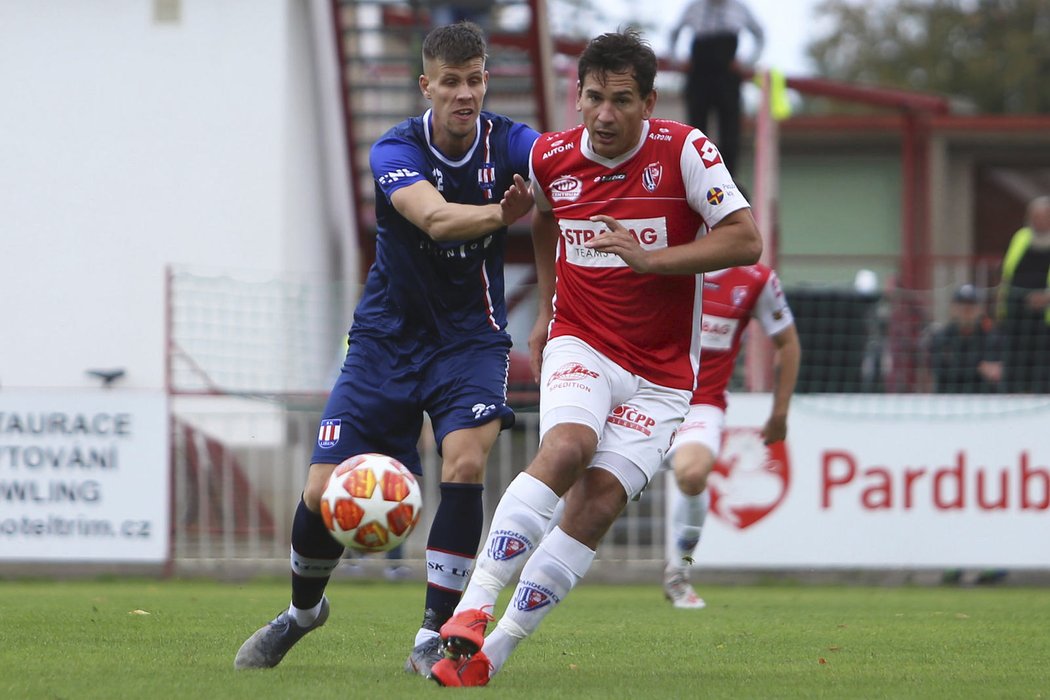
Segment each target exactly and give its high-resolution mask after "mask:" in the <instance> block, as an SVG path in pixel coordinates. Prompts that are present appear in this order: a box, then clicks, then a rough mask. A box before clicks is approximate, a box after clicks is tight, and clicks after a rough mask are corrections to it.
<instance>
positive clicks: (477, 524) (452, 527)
mask: <svg viewBox="0 0 1050 700" xmlns="http://www.w3.org/2000/svg"><path fill="white" fill-rule="evenodd" d="M481 492H482V485H481V484H453V483H443V484H441V502H440V503H439V504H438V509H437V512H436V513H435V514H434V522H433V524H432V525H431V526H430V538H429V539H428V540H427V597H426V605H425V610H424V612H423V625H422V626H423V628H424V629H431V630H435V631H437V630H439V629H440V628H441V625H443V624H445V622H446V621H447V620H448V619H449V618H450V617H452V613H453V611H454V610H455V609H456V604H457V603H459V599H460V598H461V597H462V596H463V589H464V588H466V586H467V578H468V577H469V576H470V572H471V570H472V569H473V568H474V557H475V556H477V553H478V546H479V545H480V544H481V528H482V525H484V522H485V511H484V508H483V506H482V501H481Z"/></svg>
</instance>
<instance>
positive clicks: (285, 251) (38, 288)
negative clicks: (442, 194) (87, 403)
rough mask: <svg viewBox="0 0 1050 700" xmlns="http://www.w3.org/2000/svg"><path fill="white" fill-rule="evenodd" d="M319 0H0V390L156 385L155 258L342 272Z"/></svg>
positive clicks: (159, 301)
mask: <svg viewBox="0 0 1050 700" xmlns="http://www.w3.org/2000/svg"><path fill="white" fill-rule="evenodd" d="M326 5H327V3H324V2H311V1H310V0H175V1H173V0H166V1H163V0H104V1H93V2H84V1H83V0H34V1H33V2H17V1H14V0H0V86H2V88H0V90H2V92H0V338H2V339H3V340H2V342H0V386H4V387H12V386H18V387H79V386H85V387H87V386H97V385H98V382H97V380H95V379H92V378H91V377H89V376H87V375H86V374H85V370H86V369H88V368H111V367H120V368H124V369H125V370H126V371H127V375H126V378H125V379H124V380H122V384H121V385H122V386H124V387H127V388H160V387H163V386H164V279H165V276H164V271H165V267H166V266H167V265H169V264H177V265H201V266H207V267H208V268H216V269H223V268H235V269H244V270H252V271H267V272H271V271H272V272H273V273H274V274H275V275H282V274H292V275H308V276H319V277H321V278H335V277H337V276H339V275H340V274H341V273H340V270H341V268H342V264H341V263H329V260H330V259H331V256H330V254H329V253H330V251H331V248H332V246H333V241H335V240H337V239H338V237H339V236H341V235H345V234H346V232H345V231H344V230H341V227H345V226H347V225H348V221H349V217H347V216H344V217H342V218H341V219H340V218H338V217H333V216H332V214H331V213H330V212H326V211H324V206H325V205H326V200H325V195H324V190H325V184H324V183H325V178H326V177H328V175H326V172H327V173H329V175H330V172H331V171H332V170H333V169H332V168H331V167H329V166H326V165H325V163H324V162H323V161H322V159H323V158H325V157H326V156H327V157H341V156H342V152H341V149H340V148H338V147H330V146H326V145H325V144H324V143H323V142H322V139H323V138H324V131H323V130H322V129H320V128H319V124H321V123H322V118H321V116H320V115H319V113H318V107H317V105H318V102H319V101H318V100H316V99H315V93H316V91H317V81H316V79H315V72H316V69H317V65H318V60H319V59H318V57H320V59H321V60H323V59H324V55H323V54H322V53H321V52H320V51H318V50H317V47H316V46H315V43H314V41H313V36H314V35H312V34H311V33H312V32H315V31H316V29H315V28H316V26H318V25H319V24H323V22H322V23H318V22H316V21H314V19H316V18H314V19H312V18H311V16H310V15H311V11H316V10H317V8H318V7H323V6H326ZM160 6H167V7H174V8H175V9H176V11H177V13H178V17H177V20H176V21H167V22H162V21H158V20H157V18H156V16H155V10H156V9H157V7H160ZM329 31H330V30H329ZM329 46H330V45H329ZM333 53H334V52H333ZM332 60H333V61H334V56H332ZM330 73H331V70H330V69H329V74H330ZM336 104H337V103H336ZM328 118H329V121H330V118H331V115H328ZM328 134H329V137H330V135H331V129H329V130H328ZM329 189H332V190H334V191H340V189H339V188H331V187H330V188H329ZM341 191H343V192H345V191H346V189H342V190H341ZM329 200H330V198H329ZM327 204H328V205H329V206H331V205H332V203H331V201H328V202H327ZM336 204H337V206H342V208H343V209H344V210H345V209H346V208H348V207H349V203H348V202H343V203H336ZM326 222H327V223H326ZM324 359H325V360H326V361H327V360H329V359H330V358H328V357H326V358H324Z"/></svg>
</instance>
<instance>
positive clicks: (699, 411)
mask: <svg viewBox="0 0 1050 700" xmlns="http://www.w3.org/2000/svg"><path fill="white" fill-rule="evenodd" d="M725 425H726V414H725V411H723V410H722V409H721V408H719V407H718V406H710V405H707V404H697V405H695V406H690V407H689V413H687V414H686V416H685V420H684V421H682V424H681V425H680V426H678V430H676V431H675V434H674V444H672V445H671V449H670V451H669V452H668V453H667V456H668V457H670V456H671V455H672V454H674V451H675V450H676V449H678V446H679V445H687V444H690V443H692V444H694V445H696V444H700V445H703V446H704V447H706V448H707V449H709V450H711V454H713V455H714V456H715V457H717V456H718V453H719V452H720V451H721V450H722V433H723V431H724V429H725Z"/></svg>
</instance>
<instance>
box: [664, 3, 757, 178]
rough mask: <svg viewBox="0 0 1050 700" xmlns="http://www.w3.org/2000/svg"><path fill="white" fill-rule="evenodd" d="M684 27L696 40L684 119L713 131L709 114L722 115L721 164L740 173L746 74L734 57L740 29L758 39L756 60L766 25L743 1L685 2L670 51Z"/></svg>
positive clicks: (755, 47)
mask: <svg viewBox="0 0 1050 700" xmlns="http://www.w3.org/2000/svg"><path fill="white" fill-rule="evenodd" d="M683 29H688V30H690V32H691V33H692V36H693V43H692V47H691V49H690V54H689V65H688V69H687V71H686V80H685V93H684V94H685V99H686V120H687V121H688V122H689V124H690V125H692V126H695V127H696V128H698V129H700V131H703V132H704V133H705V134H707V133H709V132H708V130H707V117H708V115H709V114H710V113H711V112H712V111H714V112H715V113H716V114H717V115H718V146H719V150H720V151H721V152H722V162H724V163H725V164H726V167H727V168H728V169H729V172H731V173H736V166H737V155H738V153H739V152H740V82H741V73H742V72H743V70H742V67H741V65H740V63H739V62H738V61H737V59H736V51H737V43H738V39H739V36H740V32H741V31H743V30H745V29H746V30H747V31H748V32H749V33H750V34H751V36H752V37H753V38H754V51H753V52H752V53H751V56H750V60H749V61H748V64H749V65H753V64H754V63H755V62H756V61H758V57H759V55H761V53H762V48H763V46H764V45H765V40H766V39H765V34H764V33H763V31H762V25H760V24H759V23H758V21H757V20H756V19H755V16H754V15H753V14H751V11H750V10H749V9H748V8H747V5H745V4H744V3H743V2H741V1H740V0H693V2H690V3H689V4H688V5H686V7H685V10H684V11H683V12H682V16H681V18H680V19H679V20H678V23H677V24H676V25H675V28H674V29H673V30H672V31H671V54H672V55H674V53H675V46H676V45H677V44H678V35H679V34H680V33H681V31H682V30H683Z"/></svg>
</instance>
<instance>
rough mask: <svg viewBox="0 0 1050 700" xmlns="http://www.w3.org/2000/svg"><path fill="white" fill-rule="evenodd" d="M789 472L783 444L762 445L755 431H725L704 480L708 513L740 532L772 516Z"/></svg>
mask: <svg viewBox="0 0 1050 700" xmlns="http://www.w3.org/2000/svg"><path fill="white" fill-rule="evenodd" d="M790 481H791V469H790V465H789V464H788V453H787V446H786V443H785V442H776V443H773V444H772V445H765V444H763V441H762V433H761V430H760V429H759V428H754V427H751V428H727V429H726V431H725V435H724V437H723V441H722V452H721V454H720V455H719V458H718V461H717V462H716V463H715V466H714V468H713V469H712V471H711V476H710V477H709V478H708V482H707V485H708V489H709V490H710V492H711V512H712V513H714V514H715V516H716V517H717V518H718V519H719V520H721V521H722V522H724V523H726V524H727V525H729V526H730V527H733V528H736V529H737V530H743V529H744V528H747V527H750V526H752V525H754V524H755V523H757V522H758V521H759V520H761V519H762V518H764V517H766V516H767V515H769V514H770V513H772V512H773V511H774V510H775V509H776V507H777V506H779V505H780V504H781V503H782V502H783V501H784V497H785V496H787V491H788V486H789V484H790Z"/></svg>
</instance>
